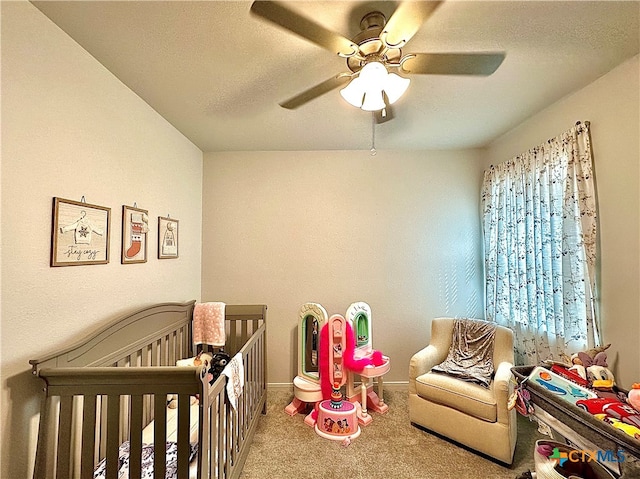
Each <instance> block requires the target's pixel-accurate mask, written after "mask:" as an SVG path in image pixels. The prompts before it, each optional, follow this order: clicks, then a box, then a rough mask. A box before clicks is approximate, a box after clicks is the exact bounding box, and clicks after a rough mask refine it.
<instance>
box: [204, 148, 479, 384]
mask: <svg viewBox="0 0 640 479" xmlns="http://www.w3.org/2000/svg"><path fill="white" fill-rule="evenodd" d="M481 171H482V168H481V164H480V158H479V152H477V151H421V152H406V151H402V152H400V151H396V152H390V151H379V152H378V154H377V156H375V157H372V156H370V155H369V152H368V151H352V152H345V151H322V152H261V153H246V152H245V153H243V152H236V153H215V154H213V153H209V154H205V160H204V166H203V247H202V267H203V275H202V298H203V300H211V301H213V300H221V301H226V302H237V301H241V302H244V301H248V302H260V303H266V304H267V305H268V307H269V310H268V318H269V319H268V357H269V365H268V373H269V382H270V383H272V384H274V383H291V381H292V380H293V377H294V376H295V374H296V371H297V365H296V361H295V358H296V351H297V342H296V339H295V338H296V331H297V324H298V321H297V311H298V309H299V307H300V306H301V305H302V304H303V303H305V302H308V301H315V302H319V303H321V304H322V305H323V306H324V307H325V308H326V309H327V311H328V313H329V314H330V315H331V314H335V313H340V314H345V311H346V309H347V307H348V306H349V304H350V303H351V302H354V301H366V302H368V303H369V304H370V305H371V307H372V315H373V323H372V324H373V345H374V347H375V348H377V349H380V350H382V351H383V353H385V354H387V355H389V356H390V357H391V360H392V369H391V372H390V373H389V374H388V375H387V376H385V381H407V376H408V367H409V358H410V356H411V355H412V354H413V353H414V352H416V351H417V350H418V349H420V348H422V347H424V346H425V345H426V343H427V340H428V337H429V325H430V320H431V318H433V317H434V316H440V315H460V316H463V315H467V316H474V315H480V314H482V311H483V300H482V258H481V256H480V251H481V242H480V218H479V214H478V211H479V192H480V182H481Z"/></svg>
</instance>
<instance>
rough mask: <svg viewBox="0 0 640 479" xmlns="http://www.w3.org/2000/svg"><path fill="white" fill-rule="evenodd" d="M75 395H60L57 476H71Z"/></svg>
mask: <svg viewBox="0 0 640 479" xmlns="http://www.w3.org/2000/svg"><path fill="white" fill-rule="evenodd" d="M72 411H73V396H61V397H60V418H59V419H58V455H57V461H56V477H59V478H68V477H71V465H70V461H71V429H72V427H71V426H72V422H71V417H72Z"/></svg>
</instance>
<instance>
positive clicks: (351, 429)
mask: <svg viewBox="0 0 640 479" xmlns="http://www.w3.org/2000/svg"><path fill="white" fill-rule="evenodd" d="M327 327H328V329H329V332H328V337H329V344H328V346H330V348H329V364H330V368H329V370H330V379H331V384H332V385H333V391H332V393H331V399H325V400H324V401H321V402H320V404H319V405H318V419H317V421H316V426H315V430H316V432H317V433H318V435H320V436H321V437H324V438H325V439H332V440H338V441H342V440H345V439H346V438H349V439H355V438H357V437H358V436H359V435H360V426H359V425H358V408H357V407H356V405H354V404H353V403H351V402H349V401H344V400H343V398H342V393H341V392H340V388H341V387H342V386H343V385H344V383H345V382H346V380H347V374H348V373H347V369H346V368H345V365H344V358H343V353H344V351H345V350H346V347H347V344H346V337H347V334H346V327H347V323H346V320H345V319H344V317H342V316H340V315H339V314H334V315H333V316H331V317H330V318H329V322H328V323H327Z"/></svg>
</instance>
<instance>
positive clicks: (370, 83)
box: [340, 62, 410, 111]
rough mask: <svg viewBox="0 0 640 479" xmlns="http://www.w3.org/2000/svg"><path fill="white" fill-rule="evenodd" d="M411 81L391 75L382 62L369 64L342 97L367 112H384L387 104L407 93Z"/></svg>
mask: <svg viewBox="0 0 640 479" xmlns="http://www.w3.org/2000/svg"><path fill="white" fill-rule="evenodd" d="M409 83H410V80H409V79H408V78H402V77H401V76H399V75H396V74H395V73H389V72H388V71H387V68H386V67H385V66H384V65H383V64H382V63H380V62H369V63H367V64H366V65H365V66H364V67H363V68H362V70H360V72H359V74H358V76H357V77H355V78H354V79H353V80H351V82H349V84H348V85H347V86H346V87H345V88H343V89H342V90H340V95H342V98H344V99H345V100H346V101H347V102H348V103H349V104H351V105H353V106H355V107H356V108H362V109H363V110H365V111H378V110H382V109H383V108H384V107H385V106H386V105H387V104H386V103H385V100H384V98H385V96H386V98H387V100H388V104H392V103H395V102H396V101H398V99H399V98H400V97H401V96H402V95H403V94H404V92H405V91H407V88H408V87H409Z"/></svg>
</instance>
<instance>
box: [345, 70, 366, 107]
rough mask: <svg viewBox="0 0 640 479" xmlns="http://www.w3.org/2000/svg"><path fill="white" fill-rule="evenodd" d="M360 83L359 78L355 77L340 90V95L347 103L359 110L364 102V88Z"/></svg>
mask: <svg viewBox="0 0 640 479" xmlns="http://www.w3.org/2000/svg"><path fill="white" fill-rule="evenodd" d="M361 83H362V81H361V80H360V77H356V78H354V79H353V80H351V81H350V82H349V84H348V85H347V86H346V87H344V88H343V89H342V90H340V95H342V98H344V99H345V101H346V102H347V103H349V104H350V105H353V106H355V107H356V108H360V107H361V106H362V102H363V100H364V93H365V92H364V88H362V85H361Z"/></svg>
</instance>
